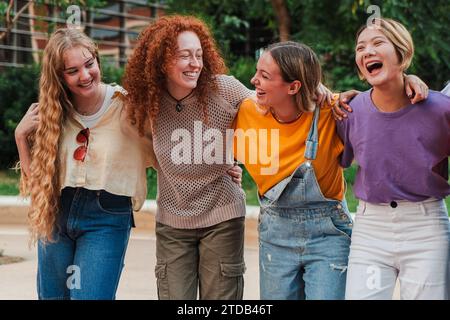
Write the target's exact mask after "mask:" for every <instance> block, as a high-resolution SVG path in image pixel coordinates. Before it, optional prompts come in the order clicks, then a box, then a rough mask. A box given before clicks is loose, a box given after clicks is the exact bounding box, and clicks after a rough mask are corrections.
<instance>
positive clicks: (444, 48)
mask: <svg viewBox="0 0 450 320" xmlns="http://www.w3.org/2000/svg"><path fill="white" fill-rule="evenodd" d="M166 2H167V4H168V5H169V7H170V9H169V10H170V13H181V14H193V15H196V16H198V17H200V18H203V19H205V20H206V21H207V22H208V24H209V25H210V26H211V28H212V30H213V33H214V36H215V38H216V40H217V42H218V43H219V45H220V47H221V49H222V51H223V53H224V56H225V57H226V58H227V60H228V61H233V60H236V61H238V58H239V57H240V55H241V53H238V52H240V51H239V50H237V49H239V48H242V47H243V46H245V45H246V43H247V45H249V44H250V46H251V49H252V50H255V49H256V48H258V47H261V46H263V45H267V44H268V43H270V42H273V41H276V39H277V32H278V31H277V23H276V19H275V15H274V12H273V9H272V6H271V3H270V1H268V0H264V1H261V0H228V1H223V0H198V1H192V0H168V1H166ZM286 3H287V6H288V9H289V13H290V15H291V21H292V23H291V31H292V39H293V40H296V41H300V42H303V43H305V44H307V45H309V46H311V47H312V48H313V49H314V50H315V51H316V53H317V54H318V55H319V58H320V59H321V61H322V66H323V69H324V78H325V83H326V84H327V85H329V86H330V87H331V88H332V89H334V90H337V91H344V90H349V89H351V88H355V89H359V90H365V89H367V88H368V86H367V84H366V83H364V82H362V81H360V80H359V78H358V76H357V72H356V67H355V63H354V42H355V34H356V31H357V30H358V28H359V27H360V26H361V25H363V24H364V23H365V22H366V21H367V19H368V18H369V17H370V16H371V15H372V13H367V12H366V10H367V7H368V6H369V5H378V6H379V7H380V9H381V14H382V16H383V17H386V18H392V19H395V20H398V21H400V22H401V23H403V24H404V25H405V26H406V28H407V29H408V30H409V31H410V32H411V34H412V37H413V39H414V41H415V46H416V52H415V58H414V60H413V64H412V66H411V67H410V69H409V70H408V73H413V74H416V75H418V76H419V77H421V78H422V79H423V80H424V81H425V82H426V83H427V84H428V85H429V86H430V88H432V89H434V90H440V89H442V87H443V85H444V83H445V82H446V81H447V80H449V78H450V59H448V57H449V56H450V32H448V30H447V29H448V26H450V14H449V13H450V2H449V1H440V0H428V1H411V0H341V1H334V0H321V1H316V0H302V1H298V0H286ZM255 28H259V29H258V30H260V31H261V30H262V31H261V32H260V33H257V34H256V33H252V32H253V31H252V30H253V29H255ZM446 28H447V29H446ZM249 31H250V32H249ZM244 39H246V42H245V41H243V40H244ZM261 39H262V40H261ZM260 40H261V41H262V42H263V43H261V41H260ZM252 53H253V52H247V54H246V55H247V56H250V55H251V54H252ZM233 65H234V64H232V67H234V66H233ZM230 69H231V68H230Z"/></svg>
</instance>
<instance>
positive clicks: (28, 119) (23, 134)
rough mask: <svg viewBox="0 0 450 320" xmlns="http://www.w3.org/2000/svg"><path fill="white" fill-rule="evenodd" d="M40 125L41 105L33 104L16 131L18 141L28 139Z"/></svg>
mask: <svg viewBox="0 0 450 320" xmlns="http://www.w3.org/2000/svg"><path fill="white" fill-rule="evenodd" d="M38 124H39V104H38V103H32V104H31V106H30V107H29V108H28V111H27V113H25V115H24V116H23V118H22V120H20V122H19V124H18V125H17V127H16V130H15V132H14V133H15V137H16V139H26V138H28V136H29V135H30V134H31V133H33V132H34V131H35V130H36V128H37V126H38Z"/></svg>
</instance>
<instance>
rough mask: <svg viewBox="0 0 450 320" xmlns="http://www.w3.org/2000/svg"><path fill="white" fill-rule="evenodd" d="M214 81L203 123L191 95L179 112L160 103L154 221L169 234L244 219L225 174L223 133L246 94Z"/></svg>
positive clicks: (233, 83) (229, 80)
mask: <svg viewBox="0 0 450 320" xmlns="http://www.w3.org/2000/svg"><path fill="white" fill-rule="evenodd" d="M216 81H217V84H218V88H219V90H218V91H217V92H215V93H211V94H210V95H209V96H208V97H207V98H206V103H207V108H208V120H207V122H206V123H205V122H204V121H203V112H202V107H201V104H200V103H199V101H198V98H197V97H196V96H195V94H194V93H195V92H194V93H193V94H191V95H190V96H188V97H186V98H185V99H183V100H182V101H181V105H182V110H181V111H177V109H176V105H177V101H176V100H175V99H174V98H172V97H171V96H170V95H169V94H168V93H164V95H163V96H162V98H161V104H160V108H159V113H158V116H157V118H156V127H155V132H154V137H153V139H154V140H153V148H154V151H155V155H156V159H157V165H156V167H155V169H156V170H157V173H158V196H157V204H158V206H157V213H156V221H158V222H160V223H163V224H166V225H169V226H171V227H173V228H177V229H197V228H204V227H209V226H213V225H216V224H218V223H220V222H223V221H227V220H230V219H233V218H238V217H242V216H245V194H244V192H243V190H242V189H241V188H240V187H239V186H238V185H237V184H236V183H235V182H233V181H232V179H231V177H230V176H229V175H228V174H227V170H228V169H230V168H231V167H232V166H233V162H232V149H233V148H232V136H231V137H228V139H227V129H231V128H232V125H233V121H234V118H235V116H236V113H237V111H238V108H239V105H240V103H241V101H242V100H243V99H245V98H246V97H248V96H250V95H251V94H252V91H250V90H249V89H247V88H246V87H245V86H244V85H242V84H241V83H240V82H239V81H238V80H236V79H235V78H234V77H230V76H225V75H220V76H217V77H216ZM229 134H230V131H228V135H229ZM230 140H231V141H230ZM230 142H231V144H230Z"/></svg>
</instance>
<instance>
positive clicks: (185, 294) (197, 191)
mask: <svg viewBox="0 0 450 320" xmlns="http://www.w3.org/2000/svg"><path fill="white" fill-rule="evenodd" d="M225 72H226V67H225V63H224V61H223V59H222V57H221V56H220V54H219V51H218V49H217V47H216V44H215V42H214V40H213V38H212V36H211V34H210V31H209V30H208V28H207V27H206V26H205V24H204V23H203V22H201V21H200V20H198V19H196V18H193V17H181V16H173V17H163V18H161V19H159V20H158V21H156V23H154V24H152V25H150V26H149V27H147V29H145V30H144V31H143V32H142V34H141V35H140V38H139V42H138V44H137V47H136V49H135V51H134V54H133V55H132V57H131V58H130V60H129V62H128V65H127V69H126V72H125V79H124V87H125V88H126V90H127V91H128V98H129V104H130V106H131V108H130V109H131V112H130V119H131V120H132V121H133V122H135V123H136V124H137V125H138V127H139V129H140V131H141V133H144V131H145V128H146V127H147V126H151V128H152V132H153V138H154V141H153V147H154V150H155V153H156V158H157V162H158V164H157V165H156V168H155V169H156V170H157V173H158V199H157V203H158V209H157V214H156V256H157V265H156V268H155V273H156V277H157V283H158V297H159V298H160V299H196V297H197V287H199V288H200V294H199V297H200V299H242V296H243V274H244V271H245V264H244V256H243V253H244V216H245V194H244V192H243V190H242V189H241V188H240V187H239V185H238V184H236V183H234V182H233V179H232V177H231V176H230V175H228V174H227V171H228V170H230V168H232V167H233V161H230V160H229V159H228V158H227V157H226V156H225V155H224V154H225V153H226V152H223V151H224V150H225V149H226V147H227V144H226V139H224V137H226V131H227V129H229V128H231V127H232V123H233V120H234V118H235V115H236V112H237V110H238V106H239V104H240V102H241V101H242V100H243V99H244V98H246V97H248V96H249V95H251V93H252V92H251V91H250V90H248V89H247V88H246V87H245V86H243V85H242V84H241V83H240V82H239V81H238V80H236V79H235V78H233V77H229V76H224V75H221V74H224V73H225ZM229 141H230V142H232V140H231V139H230V140H229ZM191 142H192V143H191ZM229 158H231V156H230V157H229ZM239 179H240V178H239Z"/></svg>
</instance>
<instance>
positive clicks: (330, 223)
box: [324, 216, 352, 240]
mask: <svg viewBox="0 0 450 320" xmlns="http://www.w3.org/2000/svg"><path fill="white" fill-rule="evenodd" d="M325 225H326V227H325V232H324V233H325V234H335V235H343V236H345V237H347V238H348V239H349V240H350V239H351V236H352V223H351V220H349V219H348V218H340V216H339V218H338V217H333V216H331V217H327V219H326V220H325Z"/></svg>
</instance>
